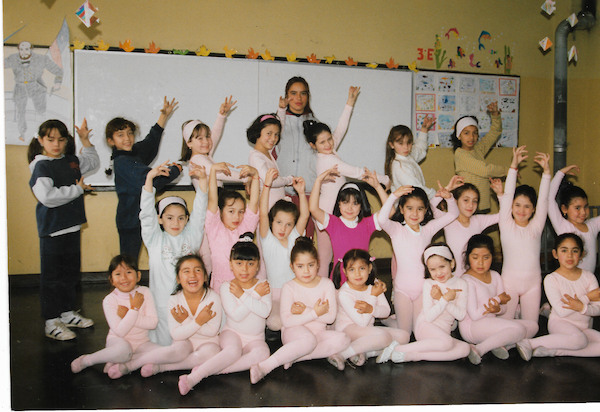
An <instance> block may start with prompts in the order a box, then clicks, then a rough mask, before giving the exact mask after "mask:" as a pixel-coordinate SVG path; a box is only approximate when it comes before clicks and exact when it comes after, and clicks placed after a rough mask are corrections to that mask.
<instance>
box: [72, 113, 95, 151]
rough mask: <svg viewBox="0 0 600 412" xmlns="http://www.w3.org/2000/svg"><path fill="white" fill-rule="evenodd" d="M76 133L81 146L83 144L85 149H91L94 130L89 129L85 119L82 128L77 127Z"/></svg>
mask: <svg viewBox="0 0 600 412" xmlns="http://www.w3.org/2000/svg"><path fill="white" fill-rule="evenodd" d="M75 131H76V132H77V135H78V136H79V140H81V144H83V146H84V147H90V146H91V145H92V144H91V143H90V133H92V129H88V125H87V120H86V118H85V117H84V118H83V122H82V123H81V126H79V127H77V125H75Z"/></svg>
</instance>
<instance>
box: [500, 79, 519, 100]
mask: <svg viewBox="0 0 600 412" xmlns="http://www.w3.org/2000/svg"><path fill="white" fill-rule="evenodd" d="M516 95H517V80H516V79H500V96H516Z"/></svg>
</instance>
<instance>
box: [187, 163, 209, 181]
mask: <svg viewBox="0 0 600 412" xmlns="http://www.w3.org/2000/svg"><path fill="white" fill-rule="evenodd" d="M189 173H190V177H195V178H198V179H206V168H205V167H204V166H201V165H197V164H196V163H193V162H190V164H189Z"/></svg>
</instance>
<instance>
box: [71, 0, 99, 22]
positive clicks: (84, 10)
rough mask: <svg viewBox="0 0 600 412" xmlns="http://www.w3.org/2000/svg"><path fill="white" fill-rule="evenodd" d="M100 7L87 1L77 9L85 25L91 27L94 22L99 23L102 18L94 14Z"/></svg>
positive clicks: (78, 15) (76, 12)
mask: <svg viewBox="0 0 600 412" xmlns="http://www.w3.org/2000/svg"><path fill="white" fill-rule="evenodd" d="M97 11H98V9H97V8H96V7H94V5H93V4H92V3H90V2H89V1H87V0H86V1H85V2H84V3H83V4H82V5H81V6H80V7H79V8H78V9H77V11H75V14H76V15H77V17H79V20H81V21H82V22H83V24H85V27H88V28H89V27H90V26H91V25H92V24H94V23H99V22H100V19H99V18H97V17H95V16H94V13H96V12H97Z"/></svg>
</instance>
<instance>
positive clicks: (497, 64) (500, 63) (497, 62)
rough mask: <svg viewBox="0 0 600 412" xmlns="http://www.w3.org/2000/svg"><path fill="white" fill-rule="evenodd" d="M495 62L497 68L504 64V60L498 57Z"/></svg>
mask: <svg viewBox="0 0 600 412" xmlns="http://www.w3.org/2000/svg"><path fill="white" fill-rule="evenodd" d="M494 64H495V65H496V68H497V69H499V68H500V66H502V60H501V59H499V58H498V59H496V60H495V61H494Z"/></svg>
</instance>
